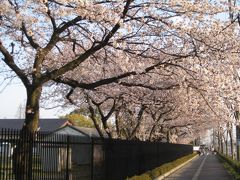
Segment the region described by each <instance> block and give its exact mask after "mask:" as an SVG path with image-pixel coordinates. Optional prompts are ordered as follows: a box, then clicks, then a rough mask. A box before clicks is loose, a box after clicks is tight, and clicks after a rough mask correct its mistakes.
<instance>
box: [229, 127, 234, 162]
mask: <svg viewBox="0 0 240 180" xmlns="http://www.w3.org/2000/svg"><path fill="white" fill-rule="evenodd" d="M229 139H230V148H231V157H232V159H233V158H234V154H233V139H232V128H231V130H229Z"/></svg>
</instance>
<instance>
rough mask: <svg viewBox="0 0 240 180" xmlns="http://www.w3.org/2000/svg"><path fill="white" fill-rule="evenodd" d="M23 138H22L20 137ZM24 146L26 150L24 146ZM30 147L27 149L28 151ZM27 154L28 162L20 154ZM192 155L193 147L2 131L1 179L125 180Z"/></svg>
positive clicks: (0, 147) (0, 146) (0, 131)
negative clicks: (19, 177) (22, 176)
mask: <svg viewBox="0 0 240 180" xmlns="http://www.w3.org/2000/svg"><path fill="white" fill-rule="evenodd" d="M20 137H21V138H20ZM21 143H23V144H25V146H23V147H24V148H19V147H21V146H20V144H21ZM26 147H27V148H26ZM23 151H25V154H27V155H26V156H25V160H24V161H22V159H21V158H19V156H18V154H21V152H23ZM190 153H192V146H190V145H179V144H168V143H150V142H139V141H124V140H111V139H105V140H101V139H96V138H89V137H86V136H69V135H64V134H57V133H56V132H55V133H44V132H38V133H34V134H31V135H30V134H27V135H26V134H25V135H22V134H20V131H15V130H6V129H2V130H0V180H14V179H17V178H16V177H17V176H18V173H22V171H21V172H18V171H19V169H21V168H20V167H18V165H19V164H20V165H21V163H19V162H20V161H22V162H26V164H25V167H24V168H25V171H24V173H26V174H27V175H26V177H25V178H24V180H93V179H94V180H113V179H114V180H118V179H119V180H123V179H126V177H130V176H133V175H136V174H140V173H143V172H145V171H147V170H150V169H153V168H155V167H157V166H159V165H161V164H163V163H165V162H169V161H172V160H174V159H177V158H179V157H181V156H184V155H187V154H190Z"/></svg>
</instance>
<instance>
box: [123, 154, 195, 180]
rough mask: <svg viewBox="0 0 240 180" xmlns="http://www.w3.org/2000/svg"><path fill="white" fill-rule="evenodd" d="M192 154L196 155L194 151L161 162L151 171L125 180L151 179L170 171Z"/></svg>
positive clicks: (192, 155)
mask: <svg viewBox="0 0 240 180" xmlns="http://www.w3.org/2000/svg"><path fill="white" fill-rule="evenodd" d="M194 156H196V153H193V154H189V155H187V156H183V157H181V158H179V159H177V160H175V161H172V162H169V163H166V164H163V165H161V166H159V167H157V168H155V169H153V170H152V171H148V172H146V173H144V174H141V175H139V176H133V177H131V178H127V180H152V179H154V178H157V177H159V176H161V175H163V174H165V173H167V172H169V171H171V170H172V169H174V168H175V167H177V166H179V165H180V164H183V163H184V162H186V161H187V160H189V159H191V158H193V157H194Z"/></svg>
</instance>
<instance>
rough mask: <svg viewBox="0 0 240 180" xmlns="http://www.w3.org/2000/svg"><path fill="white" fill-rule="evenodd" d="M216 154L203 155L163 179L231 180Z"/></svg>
mask: <svg viewBox="0 0 240 180" xmlns="http://www.w3.org/2000/svg"><path fill="white" fill-rule="evenodd" d="M232 179H233V178H232V177H231V176H230V175H229V174H228V172H227V171H226V170H225V169H224V167H223V165H222V164H221V163H220V162H219V161H218V159H217V157H216V155H205V156H200V157H198V158H195V159H194V160H193V161H191V162H190V163H188V164H187V165H186V166H184V167H182V168H181V169H179V170H178V171H176V172H175V173H173V174H171V175H170V176H168V177H167V178H165V180H232Z"/></svg>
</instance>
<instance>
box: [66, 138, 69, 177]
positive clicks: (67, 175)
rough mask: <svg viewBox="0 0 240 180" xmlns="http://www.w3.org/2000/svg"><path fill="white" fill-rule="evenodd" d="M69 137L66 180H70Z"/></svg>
mask: <svg viewBox="0 0 240 180" xmlns="http://www.w3.org/2000/svg"><path fill="white" fill-rule="evenodd" d="M68 163H69V135H68V136H67V164H66V180H69V165H68Z"/></svg>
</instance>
